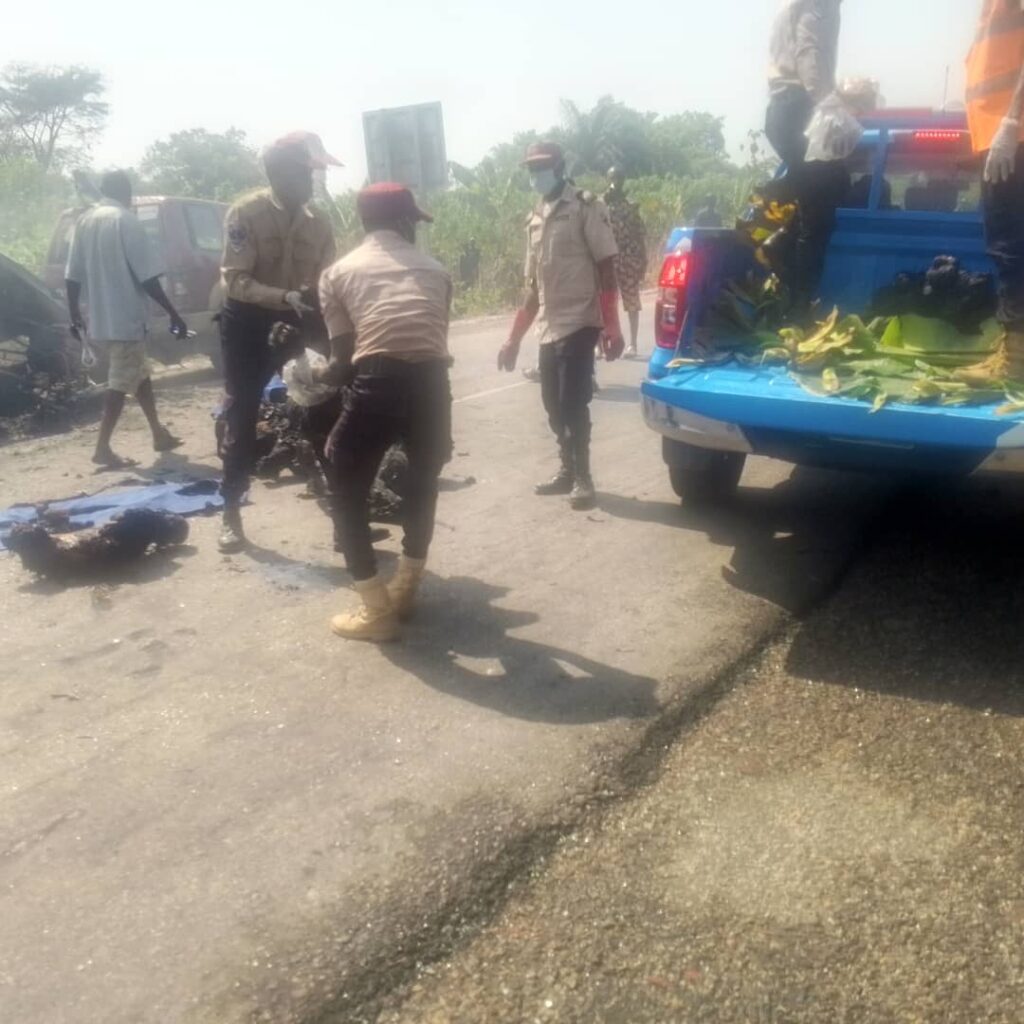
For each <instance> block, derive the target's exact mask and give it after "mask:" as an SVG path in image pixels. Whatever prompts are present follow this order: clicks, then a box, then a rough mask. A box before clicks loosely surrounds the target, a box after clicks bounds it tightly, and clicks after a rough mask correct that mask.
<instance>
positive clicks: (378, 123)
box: [363, 103, 448, 192]
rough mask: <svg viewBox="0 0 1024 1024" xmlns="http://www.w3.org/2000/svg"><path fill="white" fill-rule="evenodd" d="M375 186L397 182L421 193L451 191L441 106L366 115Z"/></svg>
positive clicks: (368, 157) (421, 105)
mask: <svg viewBox="0 0 1024 1024" xmlns="http://www.w3.org/2000/svg"><path fill="white" fill-rule="evenodd" d="M363 136H364V138H365V140H366V167H367V174H368V177H369V179H370V181H371V183H374V182H378V181H397V182H399V183H400V184H402V185H407V186H408V187H409V188H411V189H414V190H415V191H417V192H430V191H436V190H438V189H444V188H447V187H448V154H447V152H446V149H445V144H444V115H443V114H442V112H441V104H440V103H417V104H415V105H414V106H411V107H392V108H390V109H387V110H369V111H367V112H366V113H364V114H363Z"/></svg>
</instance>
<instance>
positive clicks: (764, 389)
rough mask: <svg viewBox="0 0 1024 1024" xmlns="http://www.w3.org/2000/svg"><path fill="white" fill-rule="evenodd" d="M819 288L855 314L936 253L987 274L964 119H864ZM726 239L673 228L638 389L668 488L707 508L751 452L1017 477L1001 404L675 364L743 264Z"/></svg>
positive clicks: (1014, 433) (826, 304)
mask: <svg viewBox="0 0 1024 1024" xmlns="http://www.w3.org/2000/svg"><path fill="white" fill-rule="evenodd" d="M850 163H851V180H852V182H853V188H852V189H851V199H850V202H849V205H848V206H847V207H844V208H842V209H840V211H839V214H838V221H837V227H836V231H835V234H834V235H833V238H832V242H831V245H830V248H829V252H828V256H827V261H826V265H825V272H824V277H823V280H822V288H821V292H822V300H823V303H822V304H823V308H825V309H831V308H832V307H833V306H838V307H839V308H840V310H841V311H842V312H844V313H862V312H864V311H865V310H866V308H867V307H868V305H869V304H870V301H871V298H872V296H873V295H874V294H875V292H876V291H877V290H879V289H880V288H882V287H884V286H886V285H888V284H890V283H891V282H892V281H893V279H894V277H895V276H896V274H898V273H900V272H903V271H908V272H920V271H922V270H924V269H925V268H927V267H928V266H929V265H930V264H931V262H932V260H933V259H934V258H935V257H936V256H938V255H952V256H955V257H957V258H958V259H959V260H960V262H961V265H962V266H963V268H964V269H965V270H968V271H979V272H991V271H992V269H993V268H992V265H991V261H990V260H989V258H988V256H987V254H986V252H985V243H984V237H983V229H982V218H981V213H980V203H981V186H980V169H979V165H978V161H977V159H976V158H974V157H973V156H972V154H971V147H970V141H969V137H968V134H967V126H966V121H965V119H964V116H963V115H962V114H945V113H943V114H933V113H930V112H921V111H918V112H892V113H889V114H887V115H885V116H880V117H878V118H877V119H874V120H868V121H865V133H864V137H863V139H862V140H861V143H860V145H859V147H858V149H857V151H856V152H855V153H854V155H853V156H852V158H851V161H850ZM751 258H752V257H751V250H750V246H749V245H748V244H745V243H743V242H741V241H740V240H739V238H738V237H737V234H736V233H735V232H733V231H726V230H712V229H677V230H676V231H675V232H674V233H673V234H672V236H671V237H670V239H669V241H668V245H667V251H666V255H665V261H664V264H663V267H662V271H661V278H660V282H659V284H660V288H659V293H658V301H657V306H656V311H655V318H656V320H655V335H656V337H655V340H656V348H655V352H654V355H653V357H652V358H651V361H650V365H649V367H648V377H647V379H646V380H645V382H644V384H643V387H642V403H643V413H644V418H645V420H646V422H647V424H648V425H649V426H650V427H651V429H653V430H655V431H656V432H657V433H659V434H661V436H662V445H663V454H664V458H665V463H666V465H667V466H668V470H669V478H670V480H671V483H672V487H673V489H674V490H675V492H676V493H677V494H678V495H679V496H680V497H681V498H682V499H683V500H684V501H691V502H694V501H714V500H717V499H720V498H724V497H727V496H729V495H730V494H731V493H732V492H733V491H735V489H736V487H737V485H738V483H739V479H740V475H741V473H742V472H743V466H744V462H745V460H746V457H747V456H748V455H764V456H769V457H771V458H776V459H781V460H784V461H787V462H791V463H796V464H798V465H805V466H820V467H826V468H850V469H858V470H888V471H894V472H899V473H907V472H912V473H922V472H923V473H929V472H932V473H944V474H953V475H961V476H964V475H969V474H972V473H1024V423H1022V422H1020V421H1019V420H1017V419H1015V418H1013V417H1006V416H999V415H997V414H996V407H995V406H973V407H944V406H928V405H906V404H897V403H893V404H891V405H887V406H886V407H885V408H883V409H881V410H880V411H872V406H871V403H869V402H866V401H859V400H857V399H851V398H837V397H826V396H819V395H815V394H812V393H810V392H808V391H806V390H804V389H803V388H801V387H800V385H799V384H798V383H797V382H796V381H795V380H793V378H792V377H791V376H790V375H789V373H788V371H787V370H786V369H785V368H783V367H772V366H749V365H740V364H739V363H736V362H730V363H726V364H724V365H718V366H710V365H708V366H701V365H690V366H684V367H678V368H675V369H673V368H671V367H670V365H669V364H670V363H672V362H673V361H674V360H676V359H677V358H678V357H680V356H687V355H689V354H691V353H692V351H693V340H694V336H695V333H696V331H697V330H698V328H699V327H700V324H701V321H702V319H703V317H704V316H705V314H706V312H707V311H708V310H709V309H710V308H711V306H712V305H713V304H714V303H715V301H716V299H717V298H718V296H719V294H720V292H721V289H722V287H723V286H724V285H725V284H726V283H727V282H728V281H729V280H731V279H735V278H738V277H740V276H741V275H743V274H744V273H745V272H746V271H747V270H748V269H749V265H750V262H751Z"/></svg>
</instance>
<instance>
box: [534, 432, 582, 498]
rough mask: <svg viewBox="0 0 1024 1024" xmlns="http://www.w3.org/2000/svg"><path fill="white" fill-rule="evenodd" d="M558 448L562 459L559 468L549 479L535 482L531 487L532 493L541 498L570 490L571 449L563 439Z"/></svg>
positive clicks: (571, 470) (572, 477) (571, 474)
mask: <svg viewBox="0 0 1024 1024" xmlns="http://www.w3.org/2000/svg"><path fill="white" fill-rule="evenodd" d="M559 449H560V453H559V454H560V458H561V460H562V465H561V468H560V469H559V470H558V472H557V473H556V474H555V475H554V476H553V477H552V478H551V479H550V480H548V481H547V482H546V483H543V484H537V486H536V487H535V488H534V489H533V493H534V494H537V495H540V496H541V497H543V498H546V497H550V496H551V495H555V494H569V493H570V492H571V491H572V485H573V479H574V473H573V459H572V449H571V448H570V446H569V444H568V442H565V441H563V442H562V443H561V444H560V445H559Z"/></svg>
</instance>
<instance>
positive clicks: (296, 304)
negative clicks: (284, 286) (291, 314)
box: [284, 292, 313, 316]
mask: <svg viewBox="0 0 1024 1024" xmlns="http://www.w3.org/2000/svg"><path fill="white" fill-rule="evenodd" d="M284 301H285V304H286V305H288V306H291V307H292V309H293V310H294V311H295V315H296V316H302V314H303V313H312V312H313V307H312V306H307V305H306V303H305V302H303V301H302V292H285V293H284Z"/></svg>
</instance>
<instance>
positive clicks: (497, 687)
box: [381, 577, 659, 725]
mask: <svg viewBox="0 0 1024 1024" xmlns="http://www.w3.org/2000/svg"><path fill="white" fill-rule="evenodd" d="M444 591H445V592H444V596H443V598H436V599H431V596H430V594H429V593H427V594H426V595H425V598H424V600H423V602H422V606H421V610H420V613H419V616H418V618H417V621H416V624H415V625H414V626H413V627H410V629H409V630H408V632H407V633H406V635H405V637H404V639H403V642H402V643H400V644H391V645H386V646H384V647H382V648H381V650H382V652H383V653H384V655H385V657H387V658H388V660H390V661H391V662H392V663H393V664H394V665H396V666H397V667H398V668H401V669H404V670H405V671H406V672H409V673H411V674H412V675H414V676H416V677H417V678H418V679H420V680H421V681H422V682H423V683H425V684H426V685H427V686H430V687H432V688H433V689H435V690H439V691H441V692H442V693H446V694H449V695H451V696H453V697H457V698H459V699H460V700H465V701H468V702H470V703H471V704H477V705H480V706H481V707H487V708H492V709H493V710H495V711H499V712H501V713H502V714H504V715H509V716H510V717H513V718H520V719H524V720H526V721H530V722H550V723H553V724H556V725H581V724H585V723H590V722H604V721H610V720H612V719H616V718H635V719H639V718H646V717H648V716H650V715H653V714H655V713H656V712H657V710H658V708H659V704H658V701H657V700H656V698H655V685H656V683H655V680H653V679H650V678H647V677H644V676H637V675H633V674H631V673H629V672H624V671H622V670H620V669H616V668H613V667H612V666H610V665H605V664H602V663H601V662H597V661H594V660H592V659H591V658H588V657H586V656H585V655H582V654H578V653H576V652H575V651H569V650H566V649H564V648H561V647H552V646H549V645H547V644H541V643H537V642H535V641H532V640H526V639H522V638H520V637H516V636H510V635H509V633H510V632H511V631H512V630H514V629H518V628H520V627H522V626H526V625H529V624H530V623H533V622H536V621H537V616H536V615H534V614H532V613H530V612H520V611H512V610H510V609H506V608H497V607H495V605H494V602H495V601H497V600H499V599H500V598H503V597H504V596H505V595H506V594H507V593H508V591H507V590H506V589H505V588H503V587H495V586H492V585H490V584H488V583H485V582H483V581H482V580H478V579H473V578H470V577H457V578H454V579H449V580H446V581H445V584H444Z"/></svg>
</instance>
